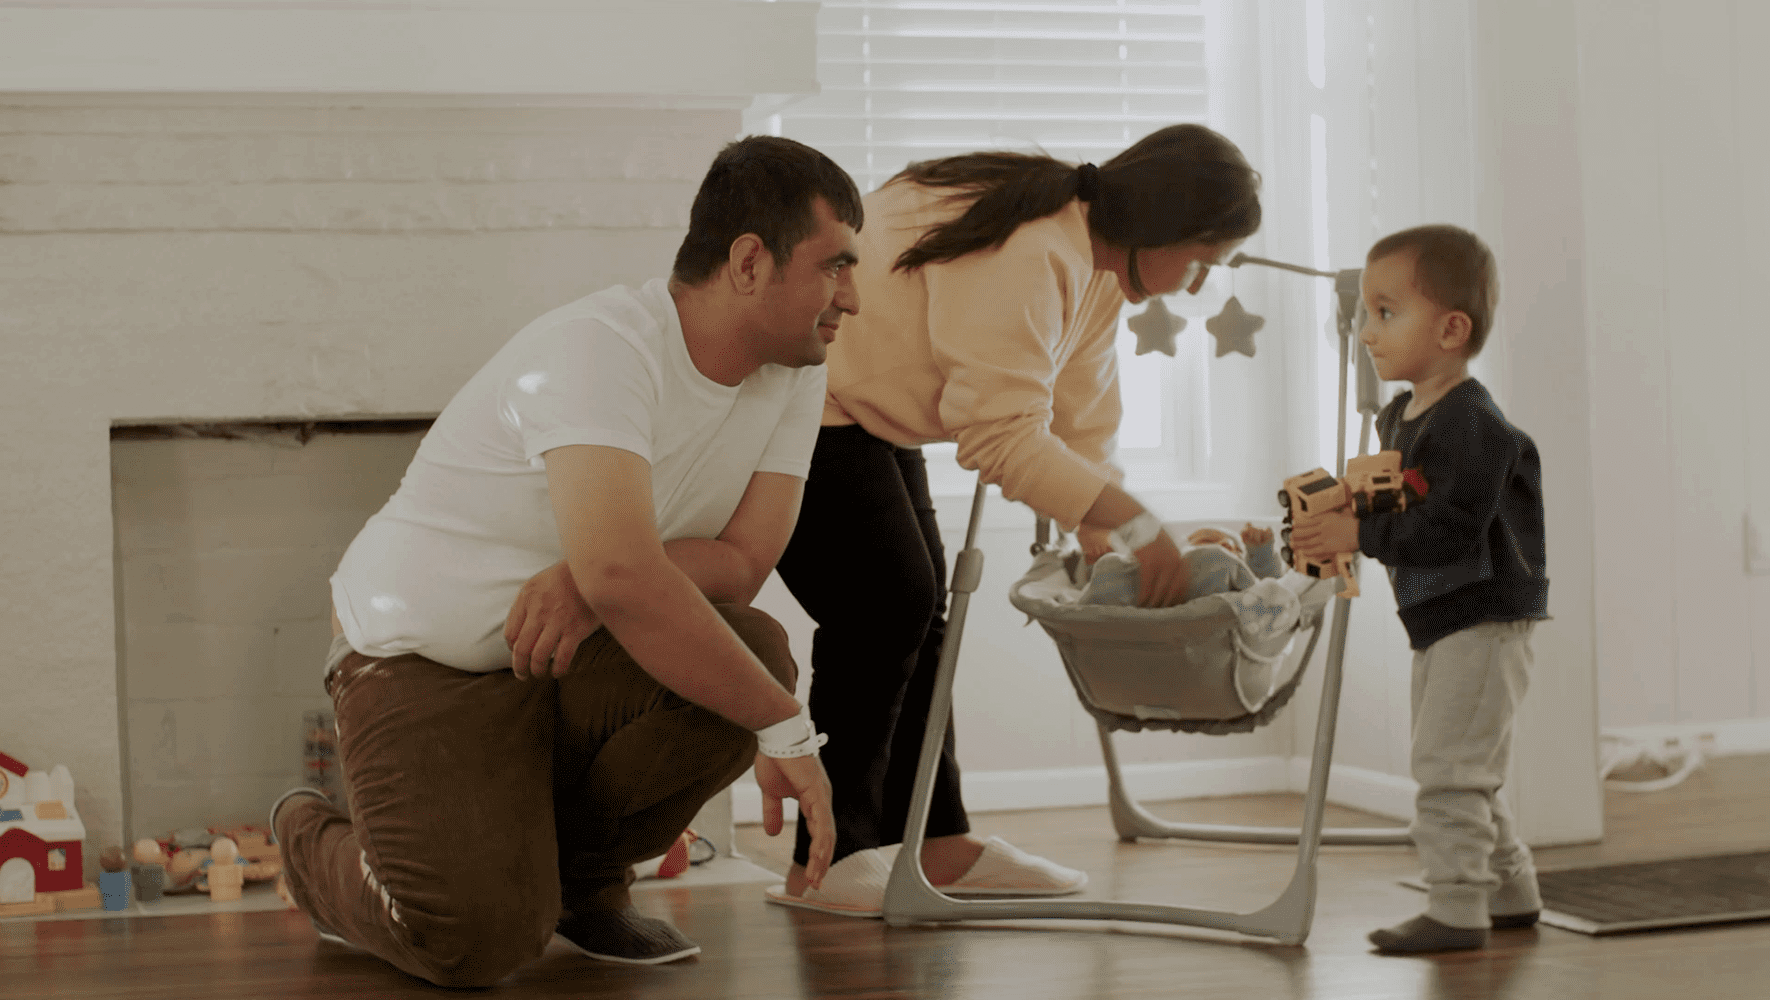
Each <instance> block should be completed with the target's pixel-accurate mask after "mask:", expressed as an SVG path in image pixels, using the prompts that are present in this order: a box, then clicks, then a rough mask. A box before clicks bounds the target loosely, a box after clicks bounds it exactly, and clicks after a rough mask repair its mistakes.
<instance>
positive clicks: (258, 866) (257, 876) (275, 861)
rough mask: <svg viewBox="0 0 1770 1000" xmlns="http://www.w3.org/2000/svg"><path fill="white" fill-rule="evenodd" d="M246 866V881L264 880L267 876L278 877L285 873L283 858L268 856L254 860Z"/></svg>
mask: <svg viewBox="0 0 1770 1000" xmlns="http://www.w3.org/2000/svg"><path fill="white" fill-rule="evenodd" d="M244 867H245V869H246V881H248V882H262V881H264V880H265V879H267V878H276V877H277V876H278V875H281V874H282V873H283V859H282V858H266V859H265V860H263V861H254V862H252V863H251V864H248V865H245V866H244Z"/></svg>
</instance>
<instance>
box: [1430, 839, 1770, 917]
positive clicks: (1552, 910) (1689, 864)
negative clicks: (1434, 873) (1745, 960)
mask: <svg viewBox="0 0 1770 1000" xmlns="http://www.w3.org/2000/svg"><path fill="white" fill-rule="evenodd" d="M1401 884H1402V885H1405V886H1407V887H1408V888H1410V889H1419V890H1420V891H1422V892H1423V891H1425V889H1426V883H1425V882H1423V881H1421V880H1420V879H1418V878H1410V879H1403V880H1402V883H1401ZM1537 885H1538V886H1539V887H1540V888H1541V890H1542V894H1543V916H1542V921H1543V923H1545V924H1548V925H1550V926H1551V927H1560V928H1562V929H1564V930H1570V931H1578V932H1580V933H1581V934H1594V935H1595V934H1620V933H1623V932H1625V931H1646V930H1656V929H1662V928H1668V927H1690V926H1694V925H1696V924H1719V923H1726V922H1728V921H1735V920H1767V919H1770V851H1757V852H1755V853H1752V854H1721V855H1716V856H1714V857H1708V858H1678V859H1677V860H1674V861H1647V862H1640V863H1636V864H1627V865H1604V866H1602V867H1598V868H1569V869H1565V870H1563V871H1556V872H1539V873H1538V874H1537Z"/></svg>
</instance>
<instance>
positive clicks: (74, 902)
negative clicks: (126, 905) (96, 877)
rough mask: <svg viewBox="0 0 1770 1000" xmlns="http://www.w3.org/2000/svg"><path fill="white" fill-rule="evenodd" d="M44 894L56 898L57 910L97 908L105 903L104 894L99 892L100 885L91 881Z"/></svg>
mask: <svg viewBox="0 0 1770 1000" xmlns="http://www.w3.org/2000/svg"><path fill="white" fill-rule="evenodd" d="M44 895H46V896H48V897H49V898H50V899H52V900H54V902H55V908H56V910H57V912H65V911H67V910H96V909H98V908H99V907H101V906H103V905H104V896H103V895H101V894H100V893H99V891H98V886H96V885H93V884H92V883H91V882H88V883H86V884H85V885H84V886H82V887H80V888H78V889H63V890H62V891H61V892H49V893H44Z"/></svg>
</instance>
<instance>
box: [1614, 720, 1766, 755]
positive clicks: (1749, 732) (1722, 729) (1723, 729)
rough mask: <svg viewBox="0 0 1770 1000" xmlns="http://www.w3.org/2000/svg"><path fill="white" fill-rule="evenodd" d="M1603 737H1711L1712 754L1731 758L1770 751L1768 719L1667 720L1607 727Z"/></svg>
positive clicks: (1643, 739) (1651, 739)
mask: <svg viewBox="0 0 1770 1000" xmlns="http://www.w3.org/2000/svg"><path fill="white" fill-rule="evenodd" d="M1603 734H1604V735H1605V736H1615V737H1618V738H1621V739H1625V740H1635V741H1640V742H1643V743H1657V742H1659V741H1661V740H1664V739H1666V738H1668V737H1674V736H1675V737H1677V738H1679V739H1680V740H1690V741H1696V740H1697V739H1698V738H1699V737H1702V736H1713V737H1714V740H1715V746H1714V751H1713V753H1714V755H1715V756H1718V757H1732V756H1737V755H1740V754H1758V753H1770V719H1727V720H1724V721H1721V722H1668V723H1655V724H1650V725H1644V726H1607V727H1605V728H1604V730H1603Z"/></svg>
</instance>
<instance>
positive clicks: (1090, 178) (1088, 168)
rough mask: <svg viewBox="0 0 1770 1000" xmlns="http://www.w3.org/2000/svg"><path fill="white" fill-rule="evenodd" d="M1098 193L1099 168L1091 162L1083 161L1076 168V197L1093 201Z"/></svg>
mask: <svg viewBox="0 0 1770 1000" xmlns="http://www.w3.org/2000/svg"><path fill="white" fill-rule="evenodd" d="M1099 193H1100V168H1099V167H1096V166H1095V165H1094V164H1092V163H1084V164H1082V165H1081V166H1079V167H1077V168H1076V197H1077V198H1080V199H1082V200H1083V201H1093V200H1094V197H1095V196H1096V195H1098V194H1099Z"/></svg>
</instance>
